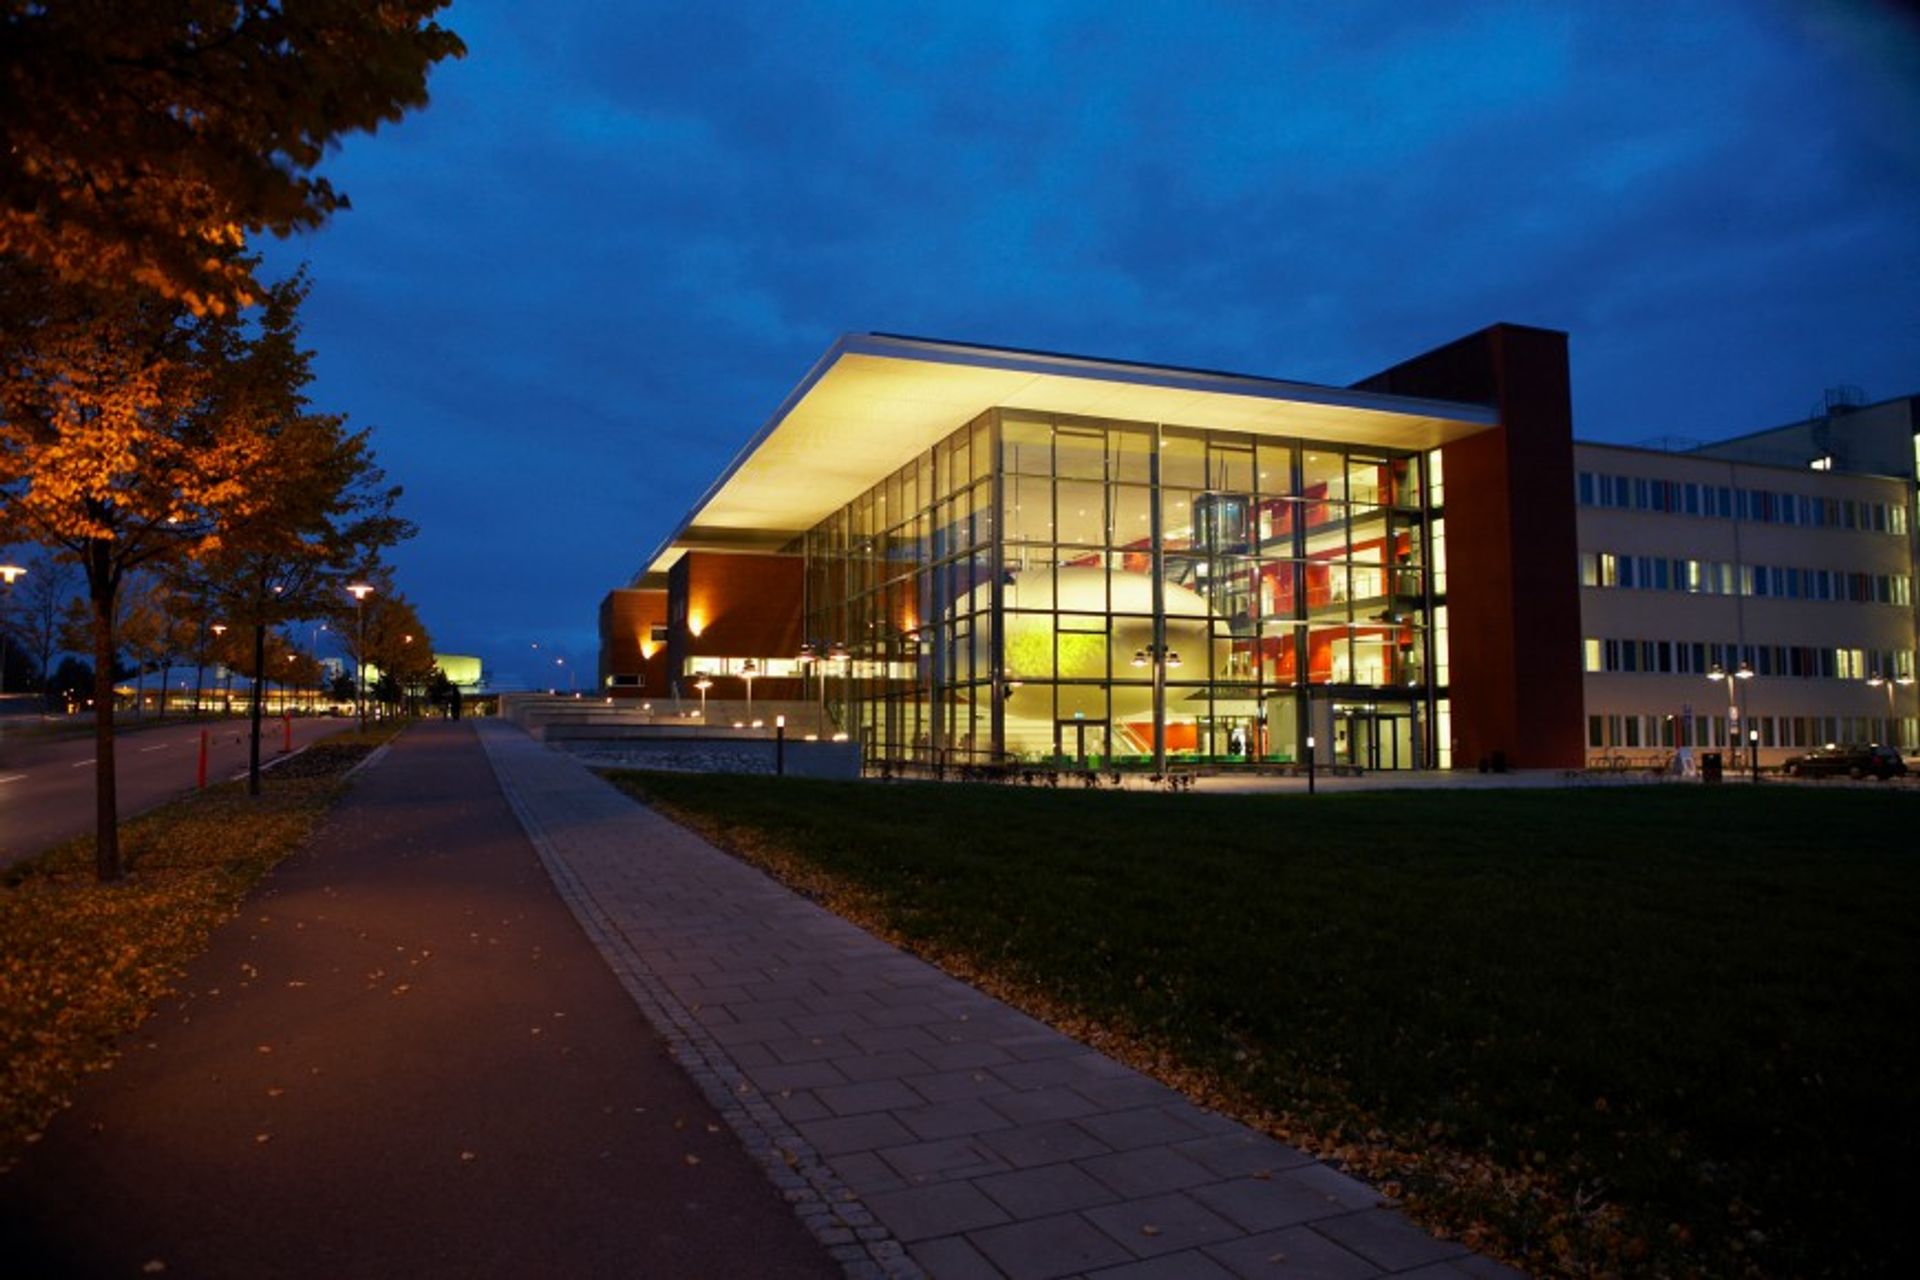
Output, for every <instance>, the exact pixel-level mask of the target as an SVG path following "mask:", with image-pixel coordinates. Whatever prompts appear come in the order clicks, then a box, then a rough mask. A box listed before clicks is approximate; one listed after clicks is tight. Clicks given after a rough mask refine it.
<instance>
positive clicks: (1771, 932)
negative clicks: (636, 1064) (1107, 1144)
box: [617, 774, 1920, 1276]
mask: <svg viewBox="0 0 1920 1280" xmlns="http://www.w3.org/2000/svg"><path fill="white" fill-rule="evenodd" d="M617 780H618V781H619V782H620V783H621V785H623V786H626V787H628V788H629V789H631V790H634V791H635V792H636V793H638V794H641V795H643V796H646V797H650V798H652V799H653V801H654V802H655V803H658V804H660V805H661V806H662V807H665V808H668V809H669V810H671V811H673V812H674V813H675V814H676V815H677V816H679V817H681V818H682V819H683V820H685V821H689V822H691V823H693V824H694V825H696V826H699V827H700V828H701V829H703V830H706V831H708V832H709V833H710V834H713V835H715V836H716V837H717V838H718V839H720V840H721V841H722V842H723V843H726V844H728V845H729V846H730V847H733V848H735V849H736V850H737V851H739V852H742V853H743V854H744V855H745V856H749V857H752V858H754V859H756V860H757V861H760V862H761V863H762V864H763V865H768V866H769V867H770V868H771V869H773V870H775V871H776V873H777V874H782V875H784V876H786V877H788V878H789V879H797V880H799V881H801V882H802V883H804V884H805V885H806V886H807V887H808V888H809V889H810V891H812V892H815V893H816V894H818V895H820V896H823V897H825V898H827V899H828V900H829V901H830V903H831V904H832V905H834V906H835V907H836V908H839V909H842V910H844V911H845V912H847V913H848V914H851V915H854V916H855V917H857V918H860V919H861V920H862V921H863V922H864V923H868V924H870V925H872V926H874V927H877V928H879V929H880V930H881V931H882V932H885V933H887V934H888V935H889V936H892V937H894V938H896V939H897V940H899V941H902V942H903V943H905V944H906V945H908V946H910V947H913V948H914V949H917V950H919V951H921V952H923V953H925V954H928V955H930V956H932V957H934V958H936V959H939V960H940V961H941V962H943V963H945V964H947V965H948V966H949V967H950V968H954V969H956V970H958V971H961V972H963V973H966V974H969V975H974V976H977V977H979V978H980V980H982V981H983V982H984V983H985V984H986V985H988V986H990V987H991V988H992V989H994V990H996V991H998V992H1000V993H1001V994H1003V995H1006V996H1008V997H1009V998H1011V999H1013V1000H1014V1001H1015V1002H1016V1003H1021V1004H1024V1005H1026V1006H1027V1007H1028V1008H1030V1009H1033V1010H1034V1011H1036V1012H1038V1013H1041V1014H1042V1015H1043V1016H1048V1017H1050V1018H1052V1019H1053V1020H1054V1021H1056V1022H1058V1023H1062V1024H1064V1025H1066V1026H1067V1027H1068V1028H1069V1029H1073V1030H1075V1031H1077V1032H1079V1033H1082V1034H1094V1035H1105V1036H1111V1037H1113V1039H1114V1040H1115V1041H1116V1042H1117V1043H1119V1044H1121V1045H1122V1046H1123V1048H1122V1053H1123V1056H1128V1057H1130V1058H1131V1059H1132V1060H1134V1061H1135V1062H1137V1063H1141V1064H1143V1065H1150V1066H1153V1067H1155V1068H1156V1069H1158V1070H1159V1071H1160V1072H1161V1073H1162V1074H1163V1075H1165V1076H1167V1077H1169V1078H1171V1079H1172V1080H1174V1082H1176V1083H1178V1084H1180V1085H1182V1086H1183V1087H1186V1088H1188V1089H1189V1090H1190V1091H1192V1092H1194V1093H1196V1094H1197V1095H1199V1096H1200V1097H1202V1098H1203V1099H1205V1100H1209V1101H1213V1102H1215V1103H1218V1104H1221V1105H1224V1106H1227V1107H1228V1108H1230V1109H1232V1110H1234V1111H1236V1112H1237V1113H1239V1114H1241V1115H1243V1116H1245V1117H1248V1118H1250V1119H1252V1120H1254V1121H1255V1122H1257V1123H1261V1124H1263V1125H1264V1126H1265V1127H1267V1128H1269V1129H1270V1130H1272V1131H1274V1132H1277V1133H1280V1134H1282V1135H1283V1136H1286V1137H1288V1138H1290V1139H1292V1140H1294V1141H1296V1142H1299V1143H1301V1144H1302V1145H1305V1146H1308V1147H1310V1148H1312V1149H1313V1150H1315V1151H1317V1152H1319V1153H1321V1154H1323V1155H1326V1156H1328V1157H1330V1158H1334V1159H1336V1160H1339V1161H1341V1162H1343V1163H1345V1164H1347V1165H1348V1166H1349V1167H1351V1168H1353V1169H1355V1170H1356V1171H1357V1172H1360V1173H1361V1174H1363V1175H1365V1176H1368V1177H1370V1178H1372V1179H1373V1180H1374V1181H1375V1182H1376V1183H1377V1184H1378V1185H1381V1186H1383V1187H1384V1188H1385V1189H1387V1190H1388V1191H1390V1192H1392V1193H1396V1194H1398V1195H1399V1196H1401V1197H1402V1199H1403V1200H1404V1202H1405V1204H1406V1206H1407V1208H1408V1209H1409V1211H1410V1212H1412V1213H1414V1214H1415V1215H1416V1216H1418V1217H1420V1218H1421V1219H1422V1220H1424V1221H1426V1222H1428V1223H1429V1224H1432V1225H1435V1226H1437V1227H1439V1228H1441V1229H1443V1230H1446V1231H1448V1232H1450V1233H1452V1234H1455V1235H1460V1236H1464V1237H1465V1238H1467V1239H1469V1240H1470V1241H1471V1242H1474V1243H1477V1244H1481V1245H1483V1246H1486V1247H1490V1248H1492V1249H1494V1250H1495V1251H1496V1252H1498V1253H1501V1254H1502V1255H1504V1256H1506V1257H1508V1258H1509V1259H1511V1260H1514V1261H1516V1262H1518V1263H1520V1264H1521V1265H1523V1266H1525V1267H1527V1268H1528V1269H1530V1270H1534V1271H1537V1272H1541V1273H1543V1274H1547V1273H1550V1274H1567V1275H1574V1274H1583V1275H1584V1274H1595V1273H1603V1274H1604V1273H1628V1274H1660V1273H1665V1274H1710V1275H1731V1274H1742V1273H1746V1274H1763V1275H1782V1276H1784V1275H1815V1274H1845V1275H1857V1274H1863V1273H1874V1272H1878V1271H1882V1270H1885V1269H1888V1268H1889V1267H1890V1266H1891V1265H1892V1264H1891V1261H1890V1260H1892V1259H1894V1258H1896V1257H1898V1256H1901V1255H1902V1254H1903V1253H1904V1252H1905V1250H1906V1248H1907V1245H1906V1241H1905V1239H1904V1232H1903V1230H1901V1229H1900V1227H1899V1224H1900V1223H1902V1222H1904V1220H1905V1218H1904V1213H1903V1212H1901V1211H1899V1210H1898V1209H1897V1208H1896V1207H1895V1206H1897V1205H1898V1204H1899V1203H1900V1202H1899V1201H1898V1200H1896V1199H1895V1197H1896V1195H1897V1194H1898V1191H1897V1187H1898V1186H1899V1185H1900V1183H1899V1182H1897V1181H1896V1179H1900V1178H1901V1177H1902V1175H1904V1174H1905V1173H1906V1172H1907V1171H1909V1170H1911V1169H1912V1168H1913V1167H1915V1160H1914V1157H1915V1156H1916V1154H1920V1153H1916V1150H1915V1148H1916V1145H1920V1144H1917V1143H1916V1141H1915V1136H1914V1134H1915V1125H1914V1124H1913V1122H1912V1118H1911V1108H1912V1105H1913V1099H1914V1097H1915V1073H1916V1050H1920V1035H1916V1029H1915V1027H1916V1023H1915V1019H1914V1009H1913V1003H1914V992H1915V990H1916V982H1915V978H1916V968H1917V966H1916V959H1917V956H1920V946H1917V945H1916V929H1917V926H1916V919H1917V911H1916V908H1920V901H1916V899H1917V898H1920V893H1916V888H1917V887H1920V876H1917V875H1916V871H1915V858H1914V855H1913V852H1912V846H1913V839H1912V835H1911V830H1912V828H1913V826H1914V823H1915V818H1916V817H1920V799H1917V798H1915V797H1912V796H1907V795H1896V794H1890V793H1888V792H1883V791H1877V790H1861V789H1853V788H1834V789H1828V790H1823V789H1820V788H1818V787H1801V786H1779V787H1763V788H1760V789H1758V790H1754V789H1749V788H1726V789H1716V788H1706V787H1697V788H1680V787H1649V788H1632V789H1618V788H1604V789H1600V788H1594V789H1574V790H1567V791H1512V792H1458V793H1453V792H1405V793H1395V794H1378V793H1376V794H1346V795H1322V796H1318V797H1305V796H1266V797H1214V796H1192V795H1186V796H1168V795H1159V794H1118V795H1116V794H1097V793H1094V794H1088V793H1072V792H1051V791H1039V792H1036V791H1027V790H1023V789H1018V788H1011V787H994V786H979V785H976V786H960V785H950V786H934V785H925V784H919V785H891V786H888V785H876V784H836V783H823V782H806V781H800V780H772V779H763V778H739V777H703V776H693V775H666V774H644V775H643V774H621V775H617Z"/></svg>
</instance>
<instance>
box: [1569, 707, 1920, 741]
mask: <svg viewBox="0 0 1920 1280" xmlns="http://www.w3.org/2000/svg"><path fill="white" fill-rule="evenodd" d="M1734 724H1735V727H1734V732H1733V733H1732V734H1731V735H1729V733H1728V732H1727V729H1728V722H1727V718H1726V717H1725V716H1661V715H1652V716H1626V715H1622V716H1604V715H1603V716H1588V717H1587V745H1588V746H1589V747H1668V748H1673V747H1732V746H1736V745H1737V746H1745V745H1746V744H1747V731H1748V730H1750V729H1758V730H1759V731H1760V745H1761V746H1762V747H1817V746H1819V745H1821V744H1822V743H1827V742H1886V743H1894V742H1897V743H1899V744H1900V745H1901V746H1903V747H1904V746H1907V745H1909V744H1911V743H1912V742H1913V738H1914V733H1913V721H1912V719H1911V718H1908V717H1902V718H1900V719H1898V720H1888V719H1885V718H1883V717H1880V716H1749V717H1748V718H1747V719H1746V720H1744V721H1736V722H1734Z"/></svg>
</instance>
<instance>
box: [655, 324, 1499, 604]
mask: <svg viewBox="0 0 1920 1280" xmlns="http://www.w3.org/2000/svg"><path fill="white" fill-rule="evenodd" d="M996 407H998V408H1005V409H1027V410H1033V411H1036V412H1041V413H1059V414H1076V415H1080V416H1085V417H1100V418H1118V419H1124V420H1127V421H1132V422H1158V423H1162V424H1165V425H1168V426H1188V427H1206V428H1210V429H1214V430H1221V431H1245V432H1250V433H1252V434H1254V435H1266V436H1302V437H1306V438H1309V439H1314V440H1324V441H1327V442H1329V443H1342V444H1371V445H1381V446H1384V447H1387V448H1393V449H1432V448H1437V447H1438V446H1440V445H1442V444H1444V443H1446V442H1448V441H1450V440H1455V439H1458V438H1460V437H1462V436H1466V435H1472V434H1474V433H1475V432H1478V431H1482V430H1485V429H1487V428H1488V427H1491V426H1492V425H1494V423H1495V422H1496V421H1497V420H1498V419H1497V416H1496V414H1495V413H1494V411H1493V410H1492V409H1490V408H1483V407H1481V406H1477V405H1467V404H1454V403H1451V402H1448V401H1438V400H1415V399H1409V398H1407V397H1404V396H1387V395H1380V394H1377V393H1374V392H1368V391H1354V390H1349V389H1346V388H1342V387H1321V386H1315V385H1312V384H1310V383H1300V382H1280V381H1275V380H1273V379H1267V378H1250V377H1241V376H1237V375H1233V374H1221V373H1205V372H1199V371H1195V370H1189V369H1173V368H1162V367H1157V366H1153V365H1138V364H1126V363H1119V362H1114V361H1105V360H1090V359H1085V358H1080V357H1073V356H1056V355H1045V354H1039V353H1030V352H1023V351H1006V350H999V349H996V348H992V347H971V346H964V345H958V344H953V343H944V342H932V341H927V340H923V339H916V338H896V337H890V336H885V335H877V334H849V335H848V336H846V337H844V338H842V339H841V340H840V341H839V342H837V343H835V344H834V346H833V349H832V350H830V351H828V352H827V354H826V355H825V356H824V357H822V359H821V360H820V362H819V363H818V364H816V365H815V366H814V367H813V369H812V371H811V372H810V373H809V374H808V375H807V378H806V379H805V380H804V381H803V382H801V384H800V385H799V386H798V387H796V388H795V389H794V391H793V393H792V394H791V395H789V396H788V397H787V400H786V403H784V404H783V405H781V406H780V408H779V410H778V411H777V412H776V413H775V414H774V415H773V417H772V418H771V419H769V420H768V422H767V424H766V425H765V426H764V427H762V428H761V429H760V431H759V433H758V434H757V435H755V436H754V438H753V439H752V440H751V441H750V442H749V443H748V444H747V447H746V448H745V449H743V450H741V452H740V454H739V456H738V457H736V458H735V459H734V460H733V463H732V465H730V466H729V467H728V468H727V470H726V472H725V473H724V474H722V476H721V477H720V479H719V480H718V481H716V482H715V484H714V486H713V487H712V488H711V489H709V490H708V491H707V493H706V494H705V496H703V497H702V498H701V499H700V501H699V503H697V504H696V505H695V507H694V509H693V511H692V512H690V513H689V514H688V516H687V518H686V519H685V520H683V521H682V522H681V524H680V526H679V528H677V529H676V530H675V531H674V533H673V536H672V537H670V538H669V539H667V541H666V542H665V543H663V544H662V545H661V547H660V549H659V550H658V551H657V552H656V553H655V554H654V556H653V558H652V560H650V561H649V562H648V565H647V569H646V570H643V571H642V572H643V573H644V572H648V571H654V572H658V571H661V570H664V569H666V568H668V567H669V566H671V565H672V563H673V562H674V560H676V559H678V558H679V555H680V553H681V552H682V551H683V550H687V549H689V547H690V546H697V545H700V544H701V542H702V541H703V540H702V539H700V538H699V537H698V536H697V534H696V536H695V537H693V538H688V537H686V535H687V534H689V533H695V530H696V528H697V529H699V530H710V531H718V530H727V531H729V532H730V533H732V534H733V537H734V538H739V540H740V542H741V543H742V544H744V543H746V542H748V541H750V539H748V538H746V537H742V536H741V535H743V534H746V533H748V531H767V532H768V533H773V532H776V531H777V532H781V533H785V534H792V533H795V532H799V531H802V530H806V529H810V528H812V527H813V526H814V525H815V524H817V523H818V522H819V521H820V520H821V519H823V518H824V517H825V516H827V515H828V514H829V513H831V512H832V511H834V510H835V509H837V508H838V507H840V506H842V505H844V504H845V503H847V502H849V501H851V500H852V499H853V498H855V497H857V496H858V495H859V494H860V493H861V492H863V491H864V490H866V489H868V488H869V487H871V486H872V485H873V484H874V483H875V482H876V481H878V480H880V479H882V478H884V477H885V476H886V475H888V474H889V473H890V472H892V471H895V470H897V469H898V468H900V467H901V466H904V465H905V464H906V463H907V462H908V461H909V460H911V459H912V458H914V457H916V456H917V455H919V454H921V453H923V452H925V451H926V450H927V449H929V448H931V447H932V446H933V445H934V444H935V443H936V442H938V441H940V440H942V439H944V438H945V437H946V436H948V435H950V434H951V433H952V432H954V431H955V430H957V429H958V428H959V427H960V426H962V425H963V424H965V423H967V422H969V421H971V420H972V419H973V418H975V417H977V416H978V415H979V414H980V413H982V412H984V411H985V410H987V409H991V408H996ZM733 531H738V532H733ZM707 545H712V544H711V543H708V544H707Z"/></svg>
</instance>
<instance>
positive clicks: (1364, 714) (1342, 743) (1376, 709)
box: [1333, 703, 1420, 771]
mask: <svg viewBox="0 0 1920 1280" xmlns="http://www.w3.org/2000/svg"><path fill="white" fill-rule="evenodd" d="M1333 720H1334V735H1333V740H1334V759H1335V760H1336V761H1337V762H1338V763H1340V764H1346V765H1352V766H1354V767H1356V768H1360V769H1366V770H1369V771H1373V770H1379V769H1418V768H1419V767H1420V763H1419V761H1418V759H1417V758H1416V756H1415V751H1414V744H1415V741H1416V739H1417V734H1416V728H1417V717H1416V716H1415V713H1414V708H1413V707H1411V706H1405V705H1401V704H1398V703H1379V704H1375V703H1336V704H1335V705H1334V708H1333Z"/></svg>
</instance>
